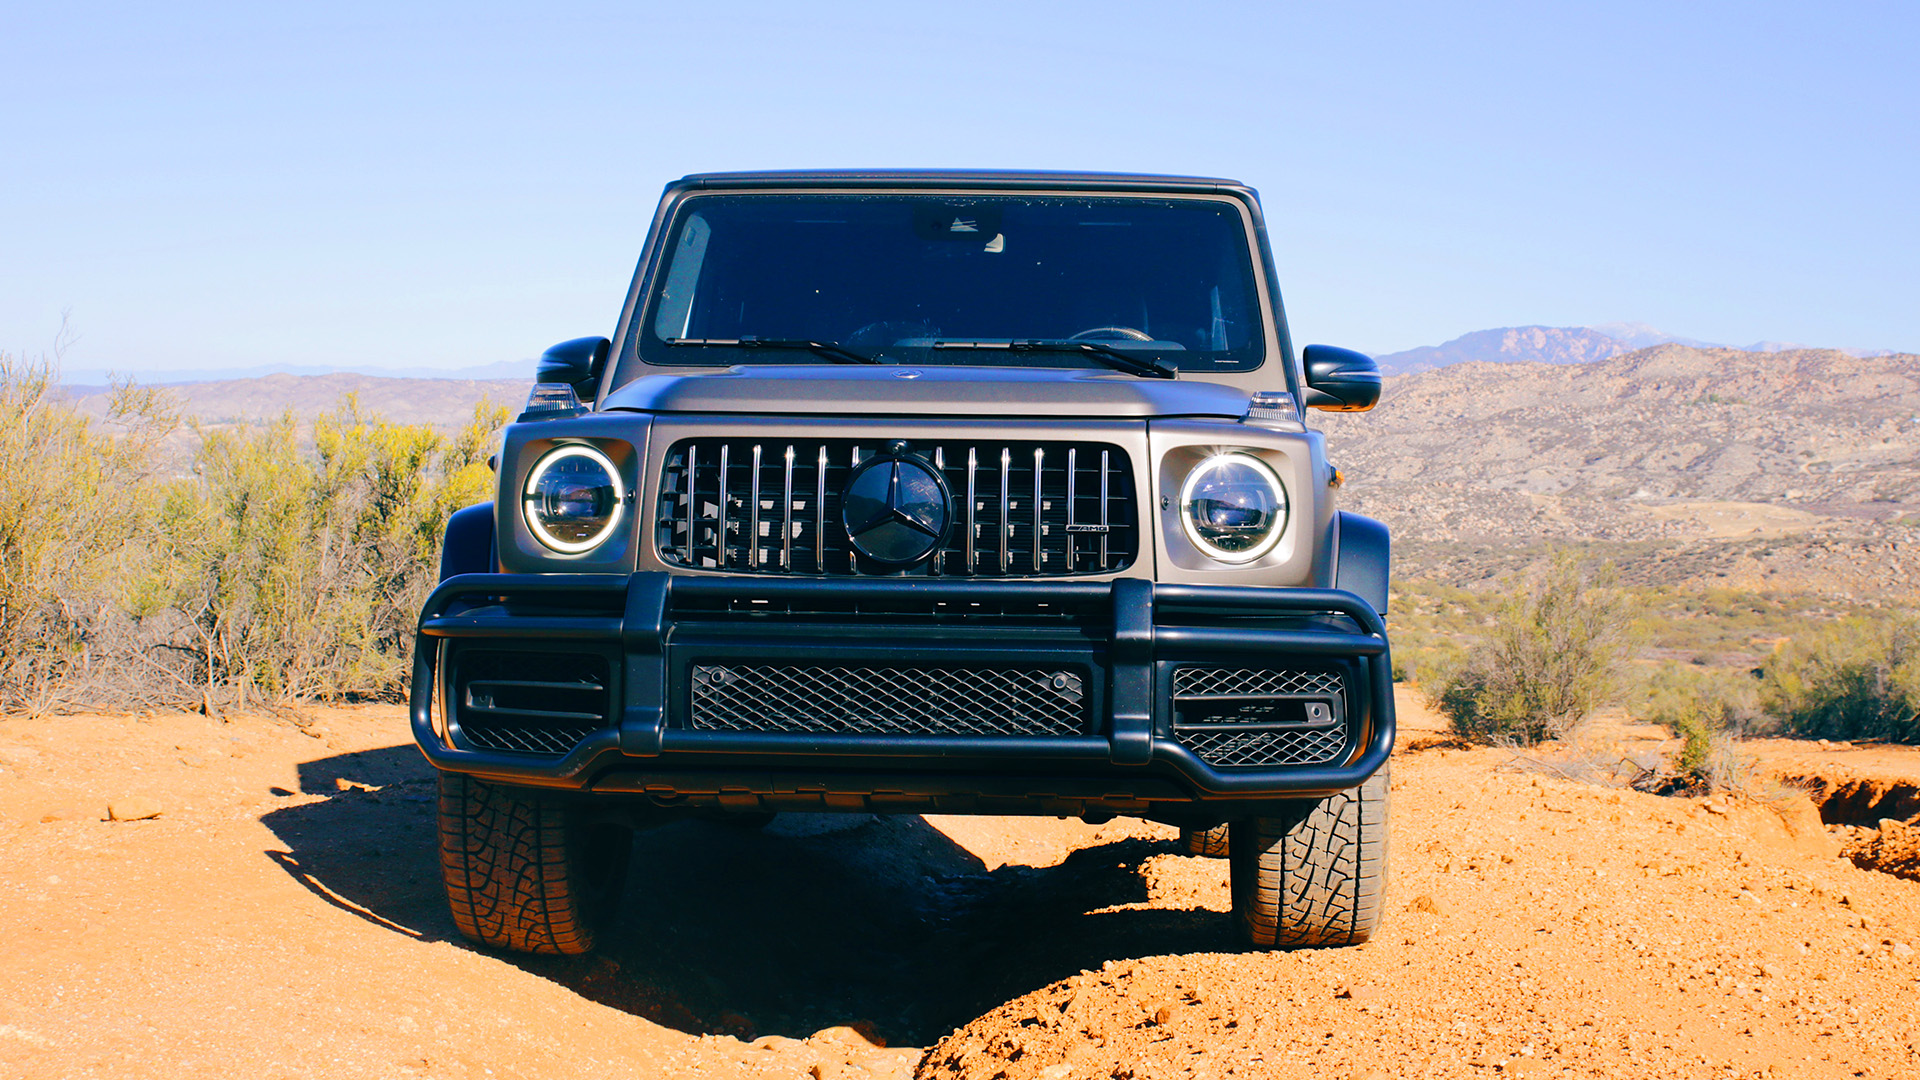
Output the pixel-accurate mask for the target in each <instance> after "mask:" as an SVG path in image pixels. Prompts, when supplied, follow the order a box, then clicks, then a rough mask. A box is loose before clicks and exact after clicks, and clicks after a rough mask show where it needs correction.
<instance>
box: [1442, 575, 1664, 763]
mask: <svg viewBox="0 0 1920 1080" xmlns="http://www.w3.org/2000/svg"><path fill="white" fill-rule="evenodd" d="M1507 584H1508V591H1507V595H1506V598H1505V599H1504V600H1502V601H1501V602H1500V603H1499V604H1498V606H1497V607H1496V608H1495V610H1494V613H1493V619H1492V622H1491V624H1490V625H1489V626H1488V627H1486V629H1485V632H1484V633H1483V634H1482V635H1481V636H1480V637H1479V639H1478V640H1476V641H1475V642H1474V643H1473V644H1472V646H1471V647H1470V648H1469V649H1468V650H1467V651H1466V654H1465V658H1464V659H1463V660H1461V661H1459V662H1457V663H1455V664H1454V665H1452V666H1451V667H1449V668H1448V669H1446V670H1444V671H1441V672H1439V673H1437V674H1436V677H1435V678H1434V679H1433V680H1432V682H1431V683H1430V684H1429V687H1428V690H1427V697H1428V700H1429V703H1430V704H1431V705H1432V706H1433V707H1435V708H1437V709H1438V710H1440V712H1441V713H1443V714H1444V715H1445V716H1446V717H1447V718H1448V720H1449V722H1450V723H1451V725H1452V727H1453V731H1454V733H1455V734H1457V735H1459V736H1461V737H1463V738H1466V739H1470V740H1473V741H1476V742H1514V743H1522V744H1529V745H1530V744H1533V743H1537V742H1540V741H1542V740H1544V739H1555V738H1560V737H1561V736H1564V735H1566V734H1568V733H1570V732H1571V731H1572V730H1573V729H1574V728H1575V727H1576V726H1578V725H1579V724H1580V723H1581V722H1582V721H1584V720H1585V719H1586V718H1587V717H1588V716H1589V715H1590V714H1591V713H1592V712H1593V710H1594V709H1595V708H1597V707H1599V706H1600V705H1603V704H1605V703H1607V702H1608V701H1610V700H1612V699H1613V697H1614V696H1615V694H1616V693H1617V692H1618V689H1619V682H1620V673H1621V669H1622V666H1623V664H1624V662H1625V660H1626V657H1627V653H1628V651H1629V649H1630V648H1631V646H1632V640H1633V632H1632V629H1631V610H1630V604H1629V602H1628V600H1627V598H1626V597H1625V595H1624V594H1623V593H1622V592H1621V591H1620V590H1619V589H1617V588H1615V587H1614V582H1613V576H1612V572H1611V570H1610V569H1603V570H1598V571H1596V570H1594V569H1592V568H1591V567H1589V566H1588V565H1586V564H1584V563H1582V562H1581V561H1579V560H1578V559H1577V558H1575V557H1574V556H1572V555H1570V554H1566V553H1562V554H1559V555H1556V556H1555V557H1554V558H1553V559H1552V560H1551V562H1550V563H1549V564H1548V565H1547V566H1546V567H1545V568H1544V569H1542V570H1541V571H1540V572H1538V573H1536V574H1535V575H1533V576H1531V577H1530V578H1527V579H1525V580H1523V581H1513V582H1508V583H1507Z"/></svg>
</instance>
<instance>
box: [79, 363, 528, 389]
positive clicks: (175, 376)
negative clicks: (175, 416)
mask: <svg viewBox="0 0 1920 1080" xmlns="http://www.w3.org/2000/svg"><path fill="white" fill-rule="evenodd" d="M533 368H534V361H532V360H501V361H498V362H496V363H492V364H480V365H477V366H475V367H463V368H438V367H410V368H391V367H379V366H377V365H373V364H339V365H314V364H257V365H255V366H253V367H245V368H170V369H167V370H163V371H140V372H133V373H131V374H132V375H133V379H134V381H135V382H138V383H140V384H141V385H142V386H180V385H183V384H185V383H206V382H233V381H235V380H238V379H258V378H262V377H264V376H268V375H364V376H369V377H372V378H376V379H453V380H461V381H474V380H480V381H490V380H494V379H531V378H533ZM127 374H129V373H128V372H125V371H116V370H113V369H109V368H67V369H63V370H62V371H61V372H60V382H61V384H62V385H64V386H71V387H84V386H106V385H107V384H108V382H110V381H111V378H112V377H113V376H115V375H123V376H124V375H127Z"/></svg>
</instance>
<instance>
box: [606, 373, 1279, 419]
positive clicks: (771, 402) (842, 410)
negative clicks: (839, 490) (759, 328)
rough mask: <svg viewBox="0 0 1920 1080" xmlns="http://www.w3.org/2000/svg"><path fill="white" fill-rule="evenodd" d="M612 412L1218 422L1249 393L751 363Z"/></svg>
mask: <svg viewBox="0 0 1920 1080" xmlns="http://www.w3.org/2000/svg"><path fill="white" fill-rule="evenodd" d="M601 407H602V408H605V409H615V410H625V411H631V412H654V413H742V414H761V415H789V416H790V415H807V416H816V415H825V416H849V415H869V414H873V415H884V416H970V417H977V416H981V415H983V414H984V415H992V416H1061V417H1155V416H1218V417H1224V418H1227V419H1236V420H1237V419H1239V418H1240V417H1242V416H1245V415H1246V413H1247V395H1246V393H1245V392H1244V391H1240V390H1235V389H1232V388H1231V387H1226V386H1220V385H1218V384H1215V383H1206V382H1190V381H1187V380H1184V379H1143V378H1140V377H1139V376H1136V375H1128V374H1124V373H1121V372H1111V371H1096V370H1090V369H1085V368H980V367H946V366H931V367H893V366H884V367H879V366H877V367H851V366H843V365H827V364H802V365H793V366H775V365H758V364H755V365H743V366H740V367H733V368H727V369H725V370H722V371H713V372H701V373H698V374H693V375H647V376H644V377H642V378H639V379H635V380H634V381H632V382H630V383H628V384H626V385H625V386H622V387H621V388H619V389H618V390H615V391H613V392H612V393H610V394H608V395H607V399H606V401H605V402H604V403H603V405H602V406H601Z"/></svg>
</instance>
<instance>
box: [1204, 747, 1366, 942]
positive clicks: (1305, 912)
mask: <svg viewBox="0 0 1920 1080" xmlns="http://www.w3.org/2000/svg"><path fill="white" fill-rule="evenodd" d="M1388 786H1389V776H1388V770H1387V769H1384V768H1383V769H1381V770H1380V771H1379V772H1377V773H1375V774H1374V775H1373V776H1372V777H1371V778H1370V779H1368V780H1367V781H1366V782H1365V783H1363V784H1361V785H1360V786H1359V787H1356V788H1351V789H1349V790H1347V791H1342V792H1340V793H1339V794H1337V795H1332V796H1329V797H1327V798H1325V799H1320V800H1318V801H1316V802H1309V803H1304V804H1302V805H1301V807H1300V809H1299V812H1298V813H1294V814H1289V815H1287V816H1285V817H1267V818H1249V819H1246V820H1241V821H1235V822H1233V823H1232V829H1231V840H1230V842H1229V855H1228V860H1229V862H1228V865H1229V871H1228V876H1229V878H1230V880H1231V881H1232V885H1233V916H1234V922H1235V923H1236V924H1237V925H1238V927H1239V930H1240V936H1241V938H1242V939H1243V940H1244V941H1245V942H1246V943H1247V944H1248V945H1250V946H1252V947H1254V948H1256V949H1293V948H1313V947H1322V946H1335V945H1358V944H1360V943H1362V942H1364V941H1366V940H1367V939H1368V938H1370V937H1372V936H1373V931H1374V928H1375V927H1376V926H1378V925H1379V923H1380V913H1381V910H1382V905H1383V903H1384V899H1385V893H1386V885H1387V791H1388Z"/></svg>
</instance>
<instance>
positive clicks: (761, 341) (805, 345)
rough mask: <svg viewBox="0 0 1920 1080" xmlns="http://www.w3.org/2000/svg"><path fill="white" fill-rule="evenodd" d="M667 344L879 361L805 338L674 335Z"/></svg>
mask: <svg viewBox="0 0 1920 1080" xmlns="http://www.w3.org/2000/svg"><path fill="white" fill-rule="evenodd" d="M666 342H667V344H669V345H714V346H723V347H725V348H729V349H805V350H807V351H808V352H811V353H813V354H814V355H815V356H818V357H821V358H823V359H827V360H832V361H834V362H835V363H840V364H877V363H879V362H880V361H879V360H877V359H875V358H874V357H871V356H868V355H867V354H866V353H862V352H855V351H853V350H852V349H849V348H847V347H846V346H845V345H842V344H840V343H839V342H837V341H808V340H807V339H805V338H764V337H743V338H717V337H675V338H667V339H666Z"/></svg>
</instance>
